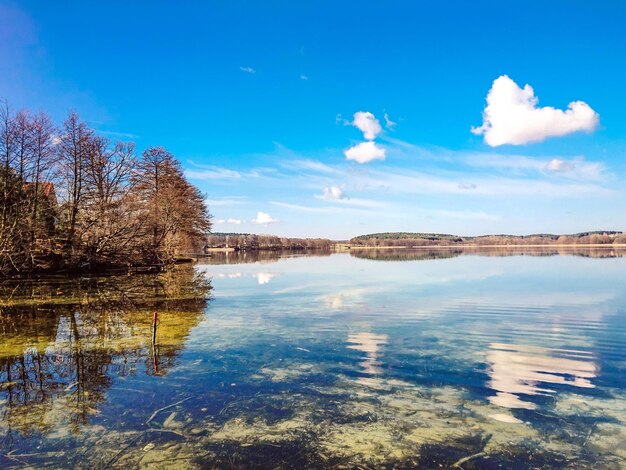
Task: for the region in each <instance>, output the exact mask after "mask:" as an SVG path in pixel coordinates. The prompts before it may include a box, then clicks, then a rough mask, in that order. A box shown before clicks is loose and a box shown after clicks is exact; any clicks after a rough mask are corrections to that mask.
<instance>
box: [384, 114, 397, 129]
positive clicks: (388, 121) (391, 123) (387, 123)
mask: <svg viewBox="0 0 626 470" xmlns="http://www.w3.org/2000/svg"><path fill="white" fill-rule="evenodd" d="M397 124H398V123H397V122H395V121H392V120H391V118H390V117H389V114H387V113H385V127H386V128H387V129H390V130H392V129H394V128H395V127H396V125H397Z"/></svg>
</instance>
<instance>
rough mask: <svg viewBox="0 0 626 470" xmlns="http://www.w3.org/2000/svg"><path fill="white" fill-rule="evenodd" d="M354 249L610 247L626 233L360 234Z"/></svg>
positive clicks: (625, 237) (353, 241)
mask: <svg viewBox="0 0 626 470" xmlns="http://www.w3.org/2000/svg"><path fill="white" fill-rule="evenodd" d="M350 244H351V245H353V246H402V247H407V246H416V247H419V246H449V245H452V246H454V245H485V246H486V245H497V246H504V245H610V244H626V234H625V233H623V232H617V231H594V232H581V233H575V234H571V235H554V234H532V235H480V236H458V235H449V234H439V233H412V232H383V233H371V234H367V235H360V236H358V237H354V238H352V239H351V240H350Z"/></svg>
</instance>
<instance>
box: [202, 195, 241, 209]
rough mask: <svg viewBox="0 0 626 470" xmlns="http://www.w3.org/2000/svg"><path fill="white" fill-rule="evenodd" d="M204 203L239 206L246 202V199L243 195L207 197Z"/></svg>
mask: <svg viewBox="0 0 626 470" xmlns="http://www.w3.org/2000/svg"><path fill="white" fill-rule="evenodd" d="M206 203H207V204H208V205H209V207H211V206H213V207H215V206H240V205H243V204H247V203H248V201H247V200H246V198H245V197H243V196H230V197H220V198H217V199H207V200H206Z"/></svg>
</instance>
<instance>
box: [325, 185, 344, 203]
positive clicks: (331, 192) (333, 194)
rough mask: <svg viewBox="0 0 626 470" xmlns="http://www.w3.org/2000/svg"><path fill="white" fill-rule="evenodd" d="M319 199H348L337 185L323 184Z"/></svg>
mask: <svg viewBox="0 0 626 470" xmlns="http://www.w3.org/2000/svg"><path fill="white" fill-rule="evenodd" d="M320 198H321V199H327V200H329V201H340V200H342V199H349V198H348V196H346V194H345V193H344V192H343V190H342V189H341V188H340V187H339V186H325V187H324V191H323V192H322V195H321V196H320Z"/></svg>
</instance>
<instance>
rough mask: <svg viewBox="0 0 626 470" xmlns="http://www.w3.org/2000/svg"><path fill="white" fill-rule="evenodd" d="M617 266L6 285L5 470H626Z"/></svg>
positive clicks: (362, 256)
mask: <svg viewBox="0 0 626 470" xmlns="http://www.w3.org/2000/svg"><path fill="white" fill-rule="evenodd" d="M624 254H625V253H624V252H620V251H616V250H612V249H606V250H600V249H596V250H578V251H568V250H565V251H561V252H559V251H556V250H552V249H548V250H543V251H542V250H534V251H533V250H531V251H507V250H503V249H501V250H496V251H480V250H469V251H465V252H462V251H459V250H421V251H410V250H363V251H355V252H352V253H350V254H332V255H330V254H328V255H320V254H318V255H317V256H304V255H291V256H281V255H279V254H273V253H272V254H260V255H258V254H252V253H248V254H245V255H243V254H231V255H228V256H226V255H216V256H217V257H216V258H213V259H211V260H208V261H207V262H201V263H199V264H197V265H195V266H194V267H182V268H180V269H177V270H175V271H172V272H169V273H166V274H164V275H160V276H149V275H134V276H119V277H112V278H92V279H88V278H82V279H73V280H65V279H40V280H28V281H26V280H25V281H21V282H16V281H6V282H4V283H3V284H1V285H0V467H2V468H11V467H16V468H19V467H27V466H32V467H37V468H38V467H43V466H49V467H58V468H67V467H70V466H77V467H89V468H92V469H96V468H115V467H119V468H129V467H130V468H176V467H180V468H196V467H198V468H207V467H209V468H212V467H215V468H230V467H234V468H255V467H257V468H277V467H278V468H305V467H309V468H416V467H418V468H449V467H451V466H452V465H454V464H455V463H457V464H458V466H459V467H460V468H464V469H471V468H489V469H490V468H512V469H518V468H590V469H603V468H626V350H625V348H626V258H624V257H623V255H624ZM155 311H156V312H157V315H156V330H155V329H154V328H153V319H154V312H155ZM457 468H458V467H457Z"/></svg>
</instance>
